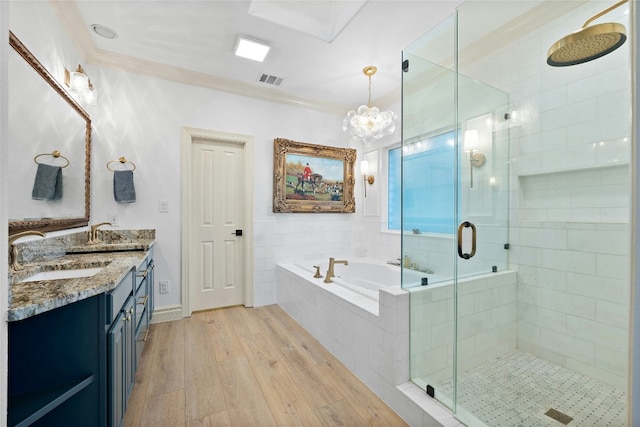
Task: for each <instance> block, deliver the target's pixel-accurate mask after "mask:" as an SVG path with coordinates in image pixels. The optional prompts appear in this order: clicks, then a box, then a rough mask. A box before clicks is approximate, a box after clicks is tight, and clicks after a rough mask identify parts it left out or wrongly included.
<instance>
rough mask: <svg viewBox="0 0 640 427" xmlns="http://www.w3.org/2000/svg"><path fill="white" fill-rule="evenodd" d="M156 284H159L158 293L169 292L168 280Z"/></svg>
mask: <svg viewBox="0 0 640 427" xmlns="http://www.w3.org/2000/svg"><path fill="white" fill-rule="evenodd" d="M158 284H159V285H160V293H161V294H168V293H169V281H168V280H163V281H160V282H158Z"/></svg>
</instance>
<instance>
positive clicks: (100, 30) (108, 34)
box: [91, 24, 118, 39]
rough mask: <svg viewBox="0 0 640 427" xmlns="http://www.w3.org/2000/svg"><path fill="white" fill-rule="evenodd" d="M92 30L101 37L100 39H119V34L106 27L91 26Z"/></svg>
mask: <svg viewBox="0 0 640 427" xmlns="http://www.w3.org/2000/svg"><path fill="white" fill-rule="evenodd" d="M91 29H92V30H93V32H94V33H96V34H97V35H99V36H100V37H104V38H106V39H115V38H117V37H118V33H116V32H115V31H114V30H113V29H111V28H109V27H106V26H104V25H100V24H91Z"/></svg>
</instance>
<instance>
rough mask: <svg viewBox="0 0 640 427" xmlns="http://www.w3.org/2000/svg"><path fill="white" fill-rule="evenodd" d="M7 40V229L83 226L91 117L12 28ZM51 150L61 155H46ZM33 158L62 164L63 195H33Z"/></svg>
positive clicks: (87, 211)
mask: <svg viewBox="0 0 640 427" xmlns="http://www.w3.org/2000/svg"><path fill="white" fill-rule="evenodd" d="M9 44H10V45H11V47H13V49H12V50H10V52H9V73H8V76H9V109H8V110H9V131H8V137H9V150H8V153H9V154H8V157H9V171H8V174H7V176H8V177H9V234H14V233H16V232H19V231H24V230H40V231H53V230H62V229H68V228H74V227H82V226H85V225H87V224H88V223H89V215H90V175H91V170H90V165H91V118H90V117H89V114H87V112H86V111H85V110H84V109H83V108H82V107H81V106H80V105H79V104H78V103H77V102H76V101H75V100H74V99H73V98H71V96H70V95H69V94H68V93H67V91H66V90H65V89H64V88H63V87H62V86H61V85H60V83H58V82H57V81H56V79H54V78H53V76H52V75H51V73H50V72H49V71H48V70H47V69H46V68H45V67H44V65H42V63H40V61H39V60H38V59H37V58H36V57H35V56H34V55H33V54H32V53H31V52H30V51H29V50H28V49H27V47H26V46H25V45H24V44H23V43H22V42H21V41H20V40H19V39H18V38H17V37H16V36H15V35H14V34H13V33H12V32H10V33H9ZM54 151H57V152H59V153H60V155H61V157H62V158H61V157H55V156H53V155H51V154H53V153H54ZM36 157H37V159H36ZM36 160H37V162H38V163H46V164H50V165H53V166H63V165H66V167H64V168H62V172H61V177H62V178H61V182H62V197H60V198H57V199H55V200H35V199H33V198H32V190H33V186H34V181H35V177H36V171H37V169H38V164H36ZM65 160H66V161H65ZM67 162H68V165H67Z"/></svg>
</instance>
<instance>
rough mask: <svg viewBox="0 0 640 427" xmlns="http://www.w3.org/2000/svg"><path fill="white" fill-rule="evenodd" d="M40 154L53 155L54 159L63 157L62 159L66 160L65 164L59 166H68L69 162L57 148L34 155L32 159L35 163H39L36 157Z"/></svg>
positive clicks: (40, 155)
mask: <svg viewBox="0 0 640 427" xmlns="http://www.w3.org/2000/svg"><path fill="white" fill-rule="evenodd" d="M42 156H53V157H54V158H56V159H59V158H63V159H64V160H66V161H67V164H66V165H64V166H60V167H61V168H66V167H67V166H69V163H70V162H69V159H67V158H66V157H65V156H63V155H62V154H60V152H59V151H58V150H54V151H53V152H51V153H42V154H38V155H37V156H35V157H34V158H33V161H34V162H36V163H37V164H40V162H38V157H42Z"/></svg>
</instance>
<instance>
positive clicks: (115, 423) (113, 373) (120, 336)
mask: <svg viewBox="0 0 640 427" xmlns="http://www.w3.org/2000/svg"><path fill="white" fill-rule="evenodd" d="M126 323H127V322H126V321H125V313H124V312H121V313H120V314H119V315H118V317H116V320H115V321H114V322H113V324H112V326H111V329H110V330H109V333H108V334H107V340H108V345H109V373H108V382H109V425H110V426H112V427H119V426H121V425H122V421H123V420H124V408H125V400H124V371H125V345H126V331H125V330H126Z"/></svg>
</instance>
